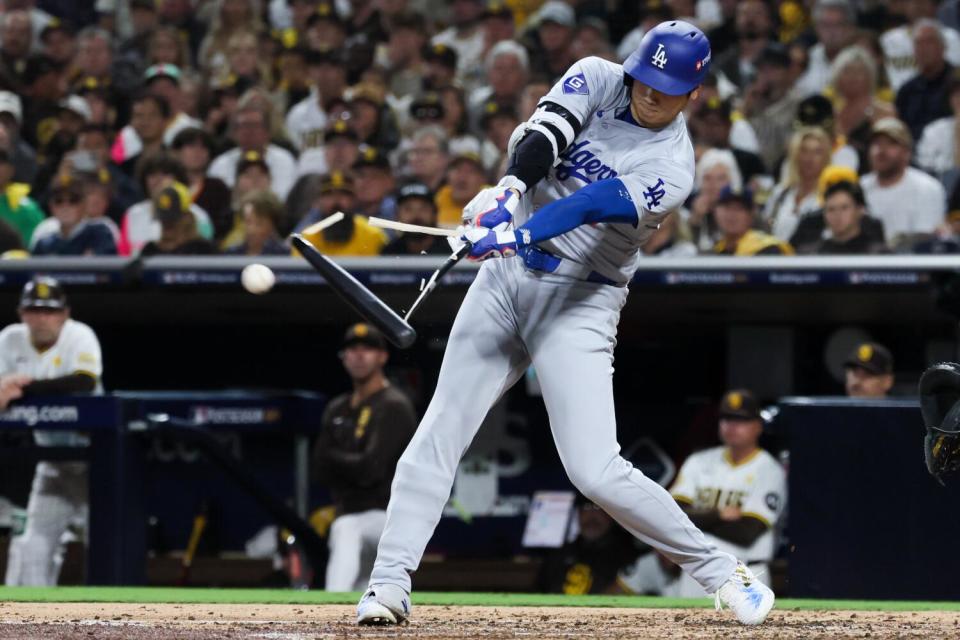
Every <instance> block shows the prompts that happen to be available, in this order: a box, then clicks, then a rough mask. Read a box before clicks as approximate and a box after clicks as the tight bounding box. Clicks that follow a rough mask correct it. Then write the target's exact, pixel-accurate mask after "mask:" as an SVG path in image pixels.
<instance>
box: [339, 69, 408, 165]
mask: <svg viewBox="0 0 960 640" xmlns="http://www.w3.org/2000/svg"><path fill="white" fill-rule="evenodd" d="M348 95H349V97H350V125H351V127H353V129H354V131H356V132H357V137H358V138H359V139H360V142H362V143H364V144H367V145H370V146H374V147H378V148H380V149H388V150H389V149H393V148H395V147H396V146H397V143H398V142H399V134H398V132H397V127H396V122H395V121H394V118H393V112H392V111H391V110H390V109H389V108H388V107H385V106H384V100H385V96H384V88H383V87H381V86H378V85H377V84H374V83H372V82H361V83H360V84H358V85H355V86H354V87H351V88H350V90H349V92H348Z"/></svg>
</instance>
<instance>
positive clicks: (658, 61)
mask: <svg viewBox="0 0 960 640" xmlns="http://www.w3.org/2000/svg"><path fill="white" fill-rule="evenodd" d="M651 62H653V66H655V67H657V68H658V69H663V68H664V67H665V66H667V50H666V49H664V48H663V43H662V42H661V43H660V44H658V45H657V50H656V52H654V54H653V58H651Z"/></svg>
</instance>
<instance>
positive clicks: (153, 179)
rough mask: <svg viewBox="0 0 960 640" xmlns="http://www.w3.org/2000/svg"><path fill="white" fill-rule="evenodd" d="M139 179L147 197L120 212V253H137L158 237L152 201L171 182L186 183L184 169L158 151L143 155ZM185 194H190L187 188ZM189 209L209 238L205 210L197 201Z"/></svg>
mask: <svg viewBox="0 0 960 640" xmlns="http://www.w3.org/2000/svg"><path fill="white" fill-rule="evenodd" d="M140 179H141V183H142V184H141V186H142V189H143V192H144V194H145V195H146V199H145V200H142V201H140V202H138V203H137V204H135V205H133V206H132V207H130V209H128V210H127V212H126V213H125V214H123V221H122V223H121V225H120V242H119V243H118V244H117V250H118V252H119V253H120V255H123V256H129V255H136V254H138V253H140V250H141V249H142V248H143V246H144V245H145V244H147V243H148V242H151V241H155V240H158V239H160V237H161V231H162V229H161V225H160V223H159V221H158V219H157V218H156V216H155V215H154V204H153V201H154V199H155V198H156V197H157V196H159V194H160V192H161V191H162V190H163V189H164V188H165V187H168V186H170V185H171V184H173V183H174V182H178V183H181V184H186V182H187V172H186V170H185V169H184V167H183V165H182V164H180V161H178V160H177V159H176V158H175V157H173V156H172V155H170V154H168V153H163V152H161V153H158V154H154V155H152V156H148V157H146V158H144V161H143V164H142V165H141V167H140ZM187 195H188V196H189V191H187ZM189 209H190V212H191V213H192V214H193V216H194V218H195V219H196V224H197V229H199V232H200V235H202V236H203V237H204V238H212V237H213V225H212V223H211V222H210V216H209V215H207V212H206V211H204V210H203V209H201V208H200V207H198V206H197V205H196V204H190V206H189Z"/></svg>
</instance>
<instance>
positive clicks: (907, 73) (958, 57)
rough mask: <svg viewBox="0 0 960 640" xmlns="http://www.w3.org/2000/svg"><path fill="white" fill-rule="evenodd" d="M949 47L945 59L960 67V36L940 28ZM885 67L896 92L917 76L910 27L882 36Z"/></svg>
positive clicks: (894, 30) (954, 31) (903, 27)
mask: <svg viewBox="0 0 960 640" xmlns="http://www.w3.org/2000/svg"><path fill="white" fill-rule="evenodd" d="M940 33H942V34H943V40H944V42H946V44H947V47H946V50H945V51H944V57H945V58H946V59H947V62H949V63H950V64H952V65H953V66H955V67H956V66H960V34H958V33H957V32H956V30H954V29H951V28H950V27H946V26H943V27H940ZM880 47H881V48H882V49H883V65H884V68H886V70H887V78H888V79H889V80H890V87H891V88H892V89H893V90H894V92H896V91H897V90H899V89H900V87H902V86H903V85H904V84H905V83H906V82H907V80H909V79H911V78H912V77H914V76H915V75H917V61H916V59H915V58H914V57H913V29H912V28H911V27H910V25H904V26H901V27H896V28H894V29H890V30H889V31H886V32H885V33H884V34H883V35H882V36H880Z"/></svg>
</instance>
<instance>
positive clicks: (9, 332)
mask: <svg viewBox="0 0 960 640" xmlns="http://www.w3.org/2000/svg"><path fill="white" fill-rule="evenodd" d="M19 313H20V319H21V320H22V322H21V323H19V324H13V325H10V326H8V327H6V328H4V329H3V331H0V410H3V409H6V405H7V403H8V402H10V401H12V400H17V399H19V398H21V397H29V396H44V395H63V394H68V393H89V392H94V391H100V376H101V375H102V373H103V363H102V359H101V354H100V342H99V341H98V340H97V336H96V334H94V332H93V330H92V329H91V328H90V327H88V326H87V325H85V324H83V323H82V322H77V321H76V320H72V319H71V318H70V309H69V307H68V306H67V299H66V296H65V295H64V293H63V289H62V288H61V286H60V284H59V283H58V282H57V281H56V280H54V279H53V278H47V277H37V278H34V279H33V280H31V281H30V282H28V283H27V284H26V286H25V287H24V288H23V293H22V294H21V296H20V307H19ZM35 439H36V441H37V444H39V445H41V446H83V445H85V444H87V441H86V438H85V437H83V436H81V435H80V434H76V433H72V432H41V431H38V432H35ZM86 518H87V465H86V463H84V462H47V461H41V462H38V463H37V469H36V472H35V473H34V477H33V486H32V487H31V490H30V499H29V501H28V503H27V523H26V528H25V530H24V531H23V533H22V534H20V535H17V536H14V537H13V538H12V539H11V540H10V551H9V553H8V556H7V573H6V584H7V585H12V586H21V585H22V586H27V585H29V586H54V585H56V584H57V577H58V576H59V574H60V566H61V565H62V563H63V551H64V548H63V544H62V538H63V535H64V534H65V533H66V531H67V529H68V527H70V526H71V525H72V524H77V525H80V526H82V527H84V529H85V525H86Z"/></svg>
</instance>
